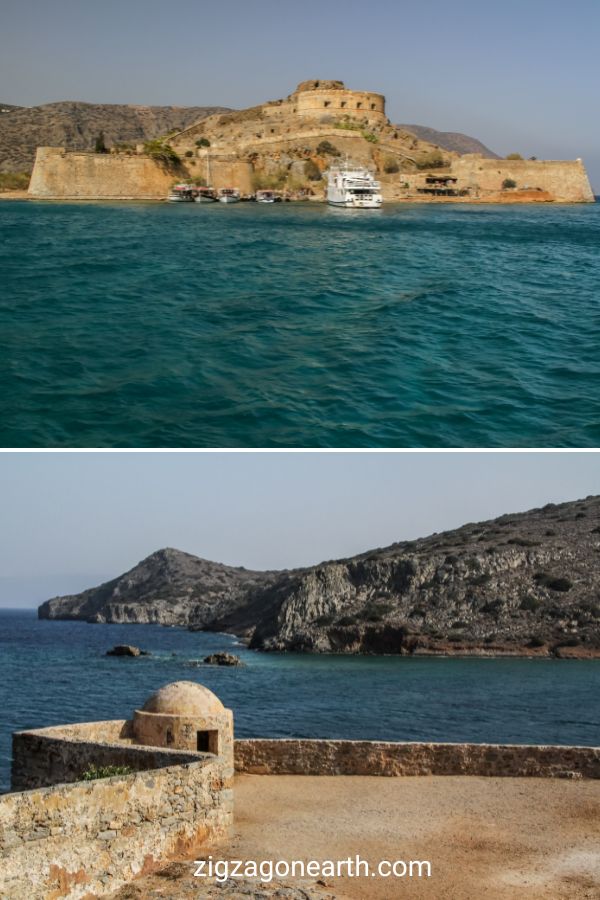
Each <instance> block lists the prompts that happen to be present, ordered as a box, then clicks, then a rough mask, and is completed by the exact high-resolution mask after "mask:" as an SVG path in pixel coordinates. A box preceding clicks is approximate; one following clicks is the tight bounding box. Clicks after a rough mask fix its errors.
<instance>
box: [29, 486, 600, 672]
mask: <svg viewBox="0 0 600 900" xmlns="http://www.w3.org/2000/svg"><path fill="white" fill-rule="evenodd" d="M39 615H40V617H42V618H53V619H61V618H63V619H64V618H76V619H88V620H90V621H95V622H158V623H161V624H165V625H170V624H177V625H187V626H189V627H191V628H193V629H210V630H228V631H231V632H234V633H236V634H238V635H240V636H242V637H244V638H245V639H246V640H247V641H248V642H249V644H250V646H251V647H254V648H257V649H261V650H296V651H308V652H336V653H399V654H415V655H424V654H442V653H460V654H476V655H498V654H531V655H548V654H555V655H559V656H600V497H588V498H587V499H585V500H580V501H576V502H572V503H563V504H560V505H553V504H549V505H548V506H545V507H544V508H543V509H537V510H532V511H530V512H527V513H519V514H515V515H506V516H501V517H500V518H498V519H494V520H492V521H489V522H482V523H478V524H470V525H465V526H463V527H462V528H459V529H457V530H455V531H449V532H444V533H442V534H434V535H431V536H430V537H427V538H423V539H419V540H416V541H405V542H402V543H398V544H392V545H391V546H390V547H386V548H383V549H378V550H375V551H372V552H370V553H366V554H361V555H359V556H356V557H353V558H352V559H345V560H336V561H332V562H326V563H322V564H321V565H318V566H314V567H312V568H309V569H298V570H295V571H280V572H250V571H246V570H245V569H237V568H232V567H230V566H223V565H220V564H218V563H211V562H207V561H206V560H201V559H198V558H196V557H194V556H190V555H189V554H185V553H180V552H179V551H177V550H161V551H158V553H154V554H153V555H152V556H150V557H148V559H146V560H144V561H143V562H141V563H140V564H139V565H138V566H136V567H135V568H134V569H132V570H131V571H130V572H128V573H126V574H125V575H123V576H121V577H120V578H117V579H114V580H113V581H110V582H108V583H107V584H104V585H101V586H100V587H98V588H93V589H91V590H88V591H84V592H83V593H82V594H77V595H73V596H68V597H57V598H54V599H53V600H49V601H47V602H46V603H45V604H43V605H42V606H41V607H40V610H39Z"/></svg>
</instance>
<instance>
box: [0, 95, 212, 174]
mask: <svg viewBox="0 0 600 900" xmlns="http://www.w3.org/2000/svg"><path fill="white" fill-rule="evenodd" d="M2 110H3V112H2V115H0V172H28V171H30V170H31V168H32V167H33V160H34V157H35V150H36V147H39V146H48V147H66V148H67V149H69V150H91V149H93V147H94V143H95V140H96V137H97V136H98V134H99V133H100V132H101V131H102V132H104V137H105V140H106V143H107V144H108V145H110V144H114V143H118V142H121V141H125V142H131V143H140V142H142V141H147V140H152V139H153V138H155V137H159V136H160V135H164V134H167V133H168V132H169V131H180V130H181V129H183V128H187V127H188V126H189V125H192V124H193V123H194V122H197V121H198V120H199V119H202V118H204V117H205V116H209V115H212V114H213V113H216V112H226V111H227V110H226V109H225V107H222V106H133V105H127V106H119V105H112V104H99V103H78V102H71V101H64V102H60V103H47V104H44V105H43V106H32V107H25V106H10V105H9V104H4V106H3V107H2Z"/></svg>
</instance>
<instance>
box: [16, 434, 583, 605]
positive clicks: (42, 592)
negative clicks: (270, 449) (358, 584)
mask: <svg viewBox="0 0 600 900" xmlns="http://www.w3.org/2000/svg"><path fill="white" fill-rule="evenodd" d="M588 494H600V460H599V454H597V453H593V452H591V453H577V454H575V453H567V452H561V453H424V452H414V453H180V454H173V453H132V454H127V453H43V454H39V453H29V454H28V453H2V454H0V496H1V497H2V504H1V506H0V605H2V606H19V605H23V606H33V605H36V604H38V603H40V602H42V601H43V600H46V599H47V598H48V597H50V596H53V595H56V594H58V593H69V592H71V591H76V590H82V589H83V588H85V587H91V586H92V585H93V584H97V583H98V582H100V581H102V580H107V579H108V578H112V577H114V576H115V575H119V574H121V573H122V572H124V571H126V570H127V569H129V568H131V567H132V566H133V565H135V563H137V562H138V561H139V560H140V559H142V558H143V557H145V556H147V555H148V554H149V553H152V552H153V551H154V550H158V549H159V548H160V547H165V546H170V547H177V548H178V549H180V550H186V551H188V552H189V553H194V554H196V555H198V556H203V557H206V558H208V559H213V560H217V561H219V562H224V563H229V564H233V565H244V566H246V567H247V568H284V567H291V566H301V565H307V564H311V563H316V562H319V561H321V560H323V559H331V558H337V557H341V556H347V555H352V554H354V553H358V552H361V551H364V550H368V549H369V548H373V547H378V546H385V545H387V544H390V543H393V542H394V541H397V540H403V539H407V538H416V537H419V536H422V535H426V534H430V533H431V532H433V531H442V530H444V529H446V528H453V527H456V526H459V525H462V524H464V523H465V522H470V521H478V520H481V519H487V518H491V517H493V516H497V515H500V514H502V513H505V512H515V511H519V510H526V509H530V508H532V507H535V506H543V505H544V504H545V503H548V502H560V501H563V500H572V499H576V498H579V497H585V496H587V495H588Z"/></svg>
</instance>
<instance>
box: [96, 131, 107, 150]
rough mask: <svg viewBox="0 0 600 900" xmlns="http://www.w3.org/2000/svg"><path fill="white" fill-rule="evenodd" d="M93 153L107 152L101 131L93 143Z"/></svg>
mask: <svg viewBox="0 0 600 900" xmlns="http://www.w3.org/2000/svg"><path fill="white" fill-rule="evenodd" d="M94 153H108V147H107V146H106V143H105V141H104V132H103V131H101V132H100V134H99V135H98V137H97V138H96V142H95V144H94Z"/></svg>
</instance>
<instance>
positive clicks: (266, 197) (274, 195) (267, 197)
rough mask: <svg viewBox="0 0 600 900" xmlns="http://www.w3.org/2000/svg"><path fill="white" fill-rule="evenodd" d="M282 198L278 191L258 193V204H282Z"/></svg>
mask: <svg viewBox="0 0 600 900" xmlns="http://www.w3.org/2000/svg"><path fill="white" fill-rule="evenodd" d="M281 200H282V197H281V194H279V193H278V192H277V191H257V192H256V202H257V203H281Z"/></svg>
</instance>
